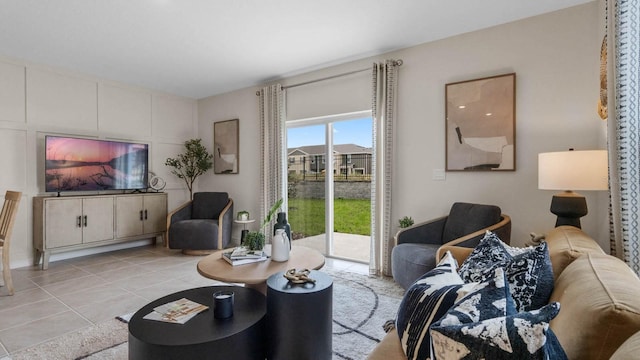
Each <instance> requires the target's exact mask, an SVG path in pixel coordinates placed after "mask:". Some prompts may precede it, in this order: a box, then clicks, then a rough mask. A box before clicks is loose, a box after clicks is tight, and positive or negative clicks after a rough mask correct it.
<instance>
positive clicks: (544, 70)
mask: <svg viewBox="0 0 640 360" xmlns="http://www.w3.org/2000/svg"><path fill="white" fill-rule="evenodd" d="M599 14H600V12H599V7H598V3H597V2H594V3H589V4H586V5H581V6H578V7H574V8H569V9H565V10H562V11H559V12H555V13H550V14H546V15H541V16H538V17H534V18H529V19H525V20H522V21H518V22H514V23H510V24H505V25H501V26H496V27H493V28H490V29H486V30H481V31H477V32H472V33H467V34H464V35H460V36H456V37H452V38H448V39H444V40H441V41H437V42H432V43H427V44H423V45H419V46H415V47H412V48H408V49H404V50H401V51H396V52H392V53H389V54H385V55H384V56H380V57H375V58H370V59H366V60H363V61H357V62H352V63H349V64H343V65H340V66H335V67H331V68H327V69H323V70H320V71H316V72H312V73H308V74H304V75H301V76H297V77H292V78H287V79H283V80H282V81H281V83H282V84H284V85H287V84H295V83H299V82H304V81H307V80H310V79H316V78H321V77H324V76H330V75H335V74H340V73H344V72H349V71H352V70H356V69H362V68H367V67H369V66H370V65H371V63H372V62H373V61H376V60H382V59H389V58H394V59H402V60H403V61H404V65H402V67H401V68H400V75H399V91H398V113H397V123H396V127H395V136H396V145H395V148H396V153H395V157H394V172H395V173H394V177H393V184H394V185H393V207H392V213H393V214H392V219H393V223H396V222H397V219H398V218H400V217H402V216H404V215H410V216H412V217H413V218H414V219H415V220H417V221H421V220H426V219H430V218H433V217H436V216H440V215H443V214H445V213H447V212H448V210H449V207H450V206H451V203H452V202H454V201H468V202H479V203H491V204H496V205H499V206H500V207H501V208H502V210H503V212H505V213H507V214H509V215H511V217H512V221H513V231H512V244H515V245H518V246H521V245H523V244H524V242H525V241H527V240H528V239H529V235H528V234H529V233H530V232H538V233H540V232H545V231H547V230H548V229H550V228H552V227H553V226H554V223H555V216H554V215H553V214H551V213H550V212H549V205H550V202H551V196H552V195H553V194H554V192H553V191H543V190H538V189H537V154H538V153H540V152H547V151H561V150H567V149H568V148H570V147H572V148H575V149H578V150H583V149H595V148H600V149H602V148H604V146H605V145H604V144H605V132H606V124H605V123H604V122H603V121H601V120H599V118H598V116H597V114H596V103H597V99H598V94H599V93H598V88H599V77H598V75H599V73H598V71H599V49H600V42H601V40H602V38H601V35H600V26H599V24H600V19H599ZM510 72H515V73H516V162H517V170H516V171H514V172H500V173H495V172H471V173H470V172H449V173H447V174H446V180H445V181H434V180H432V171H433V170H434V169H444V165H445V153H444V148H445V121H444V87H445V84H447V83H450V82H456V81H462V80H470V79H475V78H480V77H485V76H490V75H498V74H504V73H510ZM353 77H354V81H355V82H358V83H360V84H362V85H361V86H359V87H358V90H354V89H353V88H352V87H350V86H344V87H343V89H345V90H339V89H337V90H332V91H322V87H323V86H326V87H327V89H328V88H329V87H332V86H333V85H335V80H331V81H327V82H323V83H316V84H314V85H309V86H313V87H315V89H314V90H313V91H308V94H306V95H305V94H303V91H302V90H303V89H302V88H300V89H299V90H300V91H298V90H296V89H294V90H296V94H295V96H292V97H291V98H288V99H287V102H288V104H287V106H288V108H292V109H293V108H295V111H296V113H298V112H299V109H300V107H301V106H299V105H300V104H316V105H317V104H318V103H320V104H323V105H324V106H326V108H327V109H331V108H332V107H334V108H337V109H341V108H343V105H344V103H345V101H344V100H345V99H349V100H351V102H352V103H361V102H362V99H363V98H364V97H365V96H367V97H370V94H371V89H370V83H369V82H366V81H365V82H362V81H361V77H359V76H353ZM346 89H348V91H347V90H346ZM256 90H257V88H247V89H243V90H240V91H236V92H232V93H229V94H224V95H219V96H213V97H210V98H206V99H201V100H199V101H198V114H199V128H198V131H199V134H200V136H201V137H202V138H203V139H205V144H207V145H208V146H210V145H211V132H212V122H215V121H221V120H227V119H233V118H239V119H240V172H239V174H237V175H214V174H210V175H208V176H206V177H205V178H203V179H201V180H200V183H199V188H200V189H206V190H221V191H228V192H229V193H230V195H231V197H233V198H234V199H235V200H236V207H235V210H236V211H238V210H241V209H244V210H248V211H250V212H251V213H252V214H257V209H258V199H259V168H260V162H259V119H258V114H257V101H258V99H257V97H256V95H255V91H256ZM325 90H326V89H325ZM291 91H292V92H293V90H291ZM336 91H338V93H336ZM323 93H324V94H331V97H332V98H333V99H341V100H340V102H339V106H335V104H336V103H335V102H332V101H331V100H330V99H331V97H323V98H321V99H319V100H316V99H310V98H309V96H312V94H323ZM293 101H295V104H293V103H292V102H293ZM347 102H348V101H347ZM302 107H303V108H304V106H302ZM309 109H310V111H312V112H316V111H317V106H313V108H311V105H309ZM360 110H362V109H360ZM330 113H331V111H330V110H328V112H327V115H328V114H330ZM316 115H317V114H316ZM584 195H586V197H587V202H588V205H589V209H590V211H589V215H587V216H585V217H584V218H582V224H583V228H584V229H585V231H587V233H589V234H591V235H592V236H594V237H595V238H596V239H597V240H598V241H599V242H600V245H601V246H602V247H603V248H604V249H608V241H607V228H608V227H607V197H606V194H605V193H594V192H585V193H584ZM237 231H239V229H236V232H237Z"/></svg>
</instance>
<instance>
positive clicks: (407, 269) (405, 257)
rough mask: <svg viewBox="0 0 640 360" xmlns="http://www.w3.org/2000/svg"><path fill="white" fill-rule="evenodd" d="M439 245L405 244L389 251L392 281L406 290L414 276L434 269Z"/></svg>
mask: <svg viewBox="0 0 640 360" xmlns="http://www.w3.org/2000/svg"><path fill="white" fill-rule="evenodd" d="M439 246H440V245H435V244H412V243H406V244H401V245H398V246H394V247H393V249H392V250H391V258H392V259H393V261H392V262H391V272H392V273H393V278H394V280H395V281H396V282H397V283H398V284H400V286H402V287H403V288H405V289H406V288H408V287H409V286H410V285H411V284H412V283H413V282H414V281H415V280H416V275H415V274H418V275H417V276H420V275H421V274H424V273H426V272H427V271H429V270H431V269H433V268H434V267H436V256H435V253H436V251H438V247H439Z"/></svg>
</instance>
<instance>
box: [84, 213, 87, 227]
mask: <svg viewBox="0 0 640 360" xmlns="http://www.w3.org/2000/svg"><path fill="white" fill-rule="evenodd" d="M84 227H87V215H85V216H84Z"/></svg>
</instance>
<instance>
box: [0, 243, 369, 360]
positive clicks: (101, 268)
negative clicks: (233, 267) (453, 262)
mask: <svg viewBox="0 0 640 360" xmlns="http://www.w3.org/2000/svg"><path fill="white" fill-rule="evenodd" d="M201 258H202V257H200V256H185V255H182V253H181V252H180V251H179V250H168V249H165V248H164V247H162V246H161V245H157V246H154V245H148V246H143V247H137V248H132V249H126V250H119V251H114V252H107V253H103V254H98V255H91V256H85V257H79V258H75V259H69V260H63V261H57V262H52V263H50V264H49V269H48V270H44V271H43V270H40V268H38V267H35V266H33V267H27V268H20V269H13V270H12V278H13V282H14V287H15V289H16V292H15V295H13V296H8V295H7V294H8V293H7V290H6V288H5V287H0V359H2V358H3V357H4V356H6V355H8V354H11V353H12V352H15V351H18V350H21V349H24V348H27V347H30V346H33V345H36V344H39V343H42V342H45V341H49V340H51V339H54V338H56V337H58V336H60V335H62V334H65V333H67V332H71V331H75V330H78V329H81V328H84V327H87V326H90V325H92V324H95V323H99V322H101V321H105V320H108V319H112V318H114V317H116V316H118V315H123V314H126V313H130V312H133V311H135V310H137V309H139V308H140V307H142V306H143V305H145V304H147V303H148V302H150V301H151V300H154V299H157V298H159V297H161V296H164V295H167V294H169V293H172V292H176V291H180V290H184V289H188V288H193V287H198V286H209V285H214V284H216V283H218V284H219V282H216V281H214V280H210V279H207V278H204V277H202V276H201V275H199V274H198V272H197V270H196V264H197V262H198V261H199V260H200V259H201ZM325 268H334V269H339V270H346V271H353V272H357V273H362V274H368V266H367V265H365V264H362V263H355V262H349V261H343V260H337V259H327V260H326V264H325Z"/></svg>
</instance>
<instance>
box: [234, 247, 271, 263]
mask: <svg viewBox="0 0 640 360" xmlns="http://www.w3.org/2000/svg"><path fill="white" fill-rule="evenodd" d="M264 256H265V254H264V251H262V250H249V248H247V247H245V246H238V247H237V248H235V249H233V251H231V254H230V256H229V258H231V259H233V260H241V259H259V258H261V257H264Z"/></svg>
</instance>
